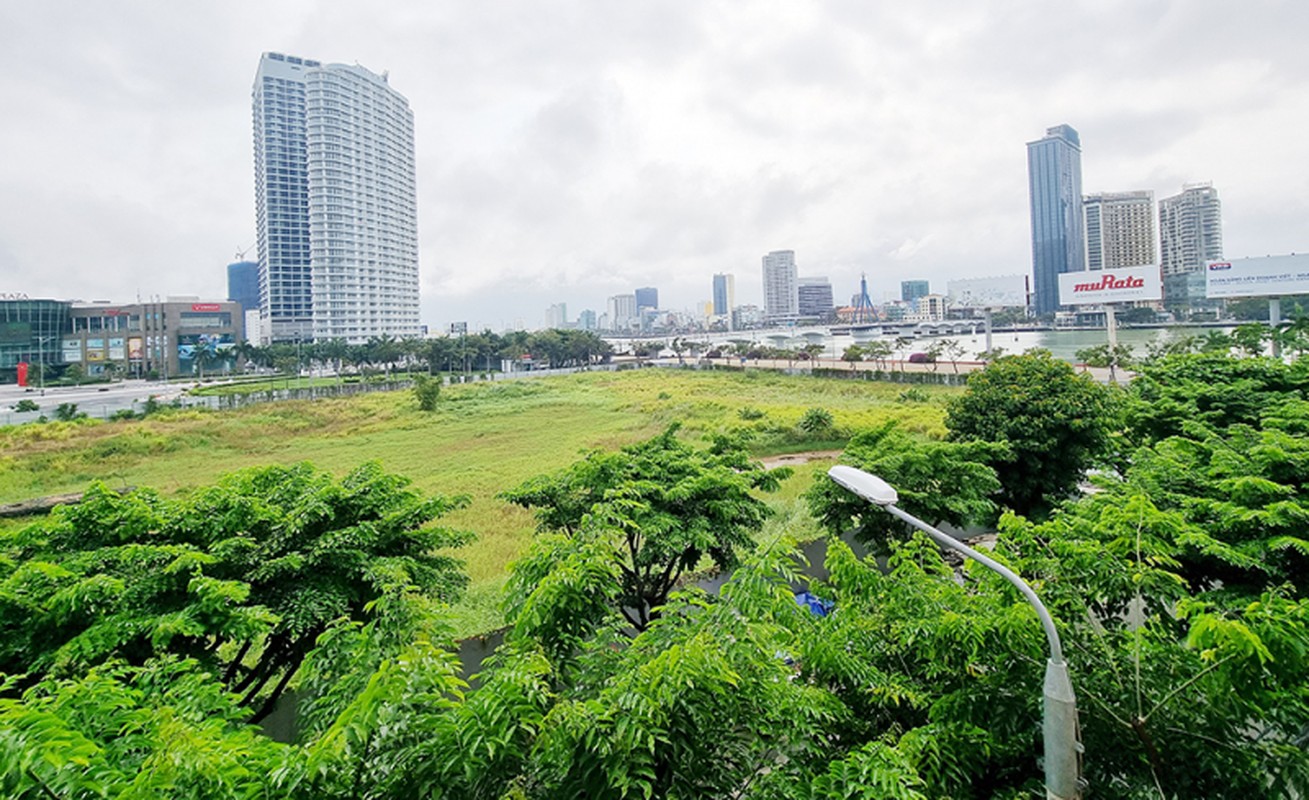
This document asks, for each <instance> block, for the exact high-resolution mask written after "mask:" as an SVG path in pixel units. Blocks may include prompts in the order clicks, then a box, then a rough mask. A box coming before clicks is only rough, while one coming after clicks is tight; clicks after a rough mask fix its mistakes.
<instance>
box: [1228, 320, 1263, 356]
mask: <svg viewBox="0 0 1309 800" xmlns="http://www.w3.org/2000/svg"><path fill="white" fill-rule="evenodd" d="M1272 333H1273V331H1272V329H1271V328H1269V327H1268V326H1267V325H1261V324H1259V323H1257V322H1249V323H1246V324H1244V325H1237V326H1236V328H1235V329H1234V330H1233V331H1232V344H1233V345H1234V346H1235V347H1236V349H1237V350H1240V351H1241V352H1242V353H1245V354H1246V355H1247V356H1261V355H1263V354H1264V350H1265V348H1266V346H1267V343H1268V341H1269V340H1270V339H1271V338H1272Z"/></svg>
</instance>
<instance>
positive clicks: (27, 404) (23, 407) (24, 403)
mask: <svg viewBox="0 0 1309 800" xmlns="http://www.w3.org/2000/svg"><path fill="white" fill-rule="evenodd" d="M40 410H41V407H40V406H38V405H37V404H36V401H35V400H29V399H28V398H26V397H24V398H23V399H22V400H19V401H18V402H17V403H15V404H14V411H16V412H18V413H19V414H23V413H25V412H28V411H40Z"/></svg>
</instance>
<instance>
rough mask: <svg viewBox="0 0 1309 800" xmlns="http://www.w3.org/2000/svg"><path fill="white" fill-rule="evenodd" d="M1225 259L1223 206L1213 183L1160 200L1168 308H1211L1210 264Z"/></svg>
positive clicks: (1189, 187) (1187, 188)
mask: <svg viewBox="0 0 1309 800" xmlns="http://www.w3.org/2000/svg"><path fill="white" fill-rule="evenodd" d="M1222 257H1223V204H1222V201H1221V200H1219V199H1218V190H1217V189H1215V188H1214V187H1213V186H1212V185H1211V184H1208V183H1200V184H1194V185H1187V186H1185V187H1183V188H1182V193H1181V194H1177V195H1173V196H1172V197H1164V198H1162V199H1160V200H1159V258H1160V271H1161V272H1162V273H1163V282H1164V305H1165V306H1168V307H1170V308H1172V309H1178V308H1182V307H1196V306H1210V305H1213V304H1210V303H1206V302H1205V300H1206V298H1205V293H1204V268H1205V262H1206V261H1218V260H1221V259H1222Z"/></svg>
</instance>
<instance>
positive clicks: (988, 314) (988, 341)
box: [982, 307, 991, 353]
mask: <svg viewBox="0 0 1309 800" xmlns="http://www.w3.org/2000/svg"><path fill="white" fill-rule="evenodd" d="M982 319H984V320H986V352H988V353H989V352H991V309H990V307H987V308H986V309H985V310H984V311H983V312H982Z"/></svg>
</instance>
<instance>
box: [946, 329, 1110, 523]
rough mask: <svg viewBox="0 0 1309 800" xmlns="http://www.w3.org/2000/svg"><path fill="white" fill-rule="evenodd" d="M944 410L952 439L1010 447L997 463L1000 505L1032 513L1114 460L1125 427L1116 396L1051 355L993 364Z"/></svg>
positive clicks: (1032, 355) (1008, 358) (974, 376)
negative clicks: (1118, 436)
mask: <svg viewBox="0 0 1309 800" xmlns="http://www.w3.org/2000/svg"><path fill="white" fill-rule="evenodd" d="M947 408H948V411H947V414H946V421H945V425H946V428H948V429H949V431H950V438H951V439H952V440H954V441H959V442H966V441H983V442H1001V443H1004V444H1006V445H1007V446H1008V452H1009V455H1008V460H1007V461H1005V462H1003V464H1002V465H1001V464H1000V463H999V462H997V463H996V472H997V474H998V475H999V478H1000V484H1001V491H1000V494H999V502H1000V503H1001V504H1002V505H1005V506H1008V507H1009V508H1012V509H1013V510H1015V511H1017V512H1018V513H1020V514H1027V515H1032V514H1037V515H1039V514H1043V513H1045V512H1046V511H1048V510H1049V509H1050V507H1051V506H1052V505H1053V504H1055V503H1057V502H1059V501H1060V500H1062V499H1064V498H1066V497H1068V496H1070V495H1071V494H1072V493H1073V492H1074V491H1075V490H1076V488H1077V484H1078V481H1080V480H1081V479H1082V476H1083V475H1084V474H1085V473H1086V471H1087V470H1088V469H1089V468H1091V467H1092V466H1095V465H1096V464H1097V463H1100V462H1101V461H1102V460H1104V459H1106V458H1107V457H1108V456H1109V455H1110V452H1109V450H1110V447H1111V444H1112V438H1111V437H1112V434H1113V433H1114V432H1115V431H1116V430H1117V429H1118V427H1119V425H1120V414H1119V402H1118V397H1117V395H1115V394H1114V393H1113V391H1112V390H1111V389H1109V388H1107V387H1104V386H1101V385H1099V384H1097V383H1095V382H1094V381H1092V380H1091V379H1090V378H1089V377H1087V376H1084V375H1078V374H1077V373H1076V372H1075V371H1074V370H1073V368H1072V367H1071V366H1070V365H1068V364H1067V363H1065V362H1063V361H1059V360H1057V359H1055V358H1054V357H1052V356H1051V355H1050V354H1049V353H1048V352H1038V353H1029V354H1025V355H1021V356H1005V357H1003V358H999V359H997V360H995V361H994V362H992V363H991V364H989V365H988V366H987V367H986V369H984V370H981V371H979V372H974V373H973V374H971V375H969V376H968V388H967V390H966V391H965V392H964V394H963V395H961V396H960V397H958V398H956V399H954V400H953V401H951V402H950V404H949V406H948V407H947Z"/></svg>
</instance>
